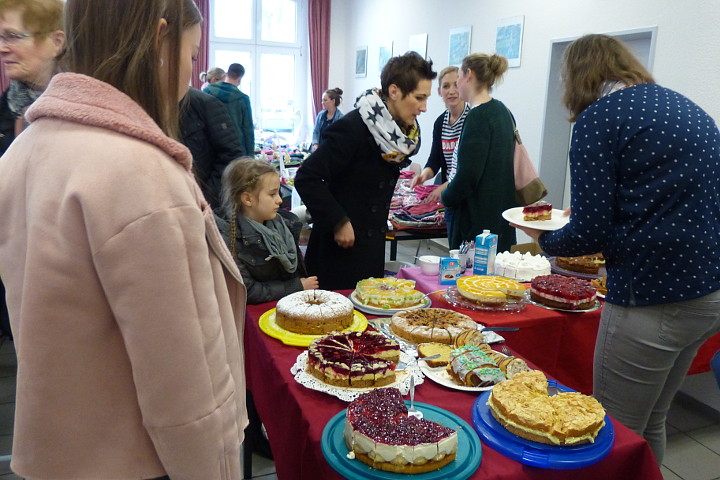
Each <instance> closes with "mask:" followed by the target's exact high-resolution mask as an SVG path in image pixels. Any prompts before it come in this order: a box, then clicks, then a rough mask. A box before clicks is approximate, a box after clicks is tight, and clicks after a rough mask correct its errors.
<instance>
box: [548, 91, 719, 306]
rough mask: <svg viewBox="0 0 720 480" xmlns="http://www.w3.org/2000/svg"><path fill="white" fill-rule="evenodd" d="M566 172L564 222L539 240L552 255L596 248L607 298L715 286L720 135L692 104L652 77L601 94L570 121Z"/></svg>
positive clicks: (631, 301)
mask: <svg viewBox="0 0 720 480" xmlns="http://www.w3.org/2000/svg"><path fill="white" fill-rule="evenodd" d="M570 175H571V199H572V200H571V205H572V216H571V217H570V223H569V224H568V225H566V226H565V227H564V228H562V229H561V230H558V231H555V232H549V233H546V234H544V235H543V236H542V237H541V239H540V245H541V247H542V248H543V250H545V252H547V253H548V254H550V255H562V256H576V255H583V254H590V253H595V252H600V251H602V252H603V254H604V255H605V257H606V260H607V265H606V267H607V271H608V296H607V301H608V302H610V303H615V304H620V305H638V306H642V305H654V304H660V303H667V302H675V301H682V300H690V299H693V298H698V297H702V296H704V295H707V294H709V293H712V292H714V291H716V290H718V289H720V132H718V128H717V126H716V125H715V122H714V121H713V119H712V118H711V117H710V116H709V115H708V114H707V113H705V112H704V111H703V110H702V109H701V108H700V107H698V106H697V105H695V104H694V103H693V102H692V101H690V100H689V99H687V98H685V97H684V96H682V95H680V94H679V93H677V92H674V91H672V90H669V89H667V88H663V87H661V86H659V85H657V84H643V85H638V86H634V87H629V88H625V89H623V90H619V91H617V92H614V93H611V94H609V95H607V96H605V97H603V98H600V99H599V100H597V101H596V102H594V103H593V104H592V105H590V106H589V107H588V108H587V109H585V111H583V112H582V113H581V114H580V116H579V117H578V119H577V123H576V124H575V128H574V130H573V135H572V142H571V147H570Z"/></svg>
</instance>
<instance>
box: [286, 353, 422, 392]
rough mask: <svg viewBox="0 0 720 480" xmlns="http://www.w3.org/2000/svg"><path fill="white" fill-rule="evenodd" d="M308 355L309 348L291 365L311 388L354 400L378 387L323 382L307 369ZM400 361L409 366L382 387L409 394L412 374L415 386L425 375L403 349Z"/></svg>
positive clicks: (292, 369) (291, 371) (304, 384)
mask: <svg viewBox="0 0 720 480" xmlns="http://www.w3.org/2000/svg"><path fill="white" fill-rule="evenodd" d="M307 355H308V352H307V350H305V351H304V352H302V353H301V354H300V355H298V357H297V360H295V365H293V366H292V367H290V373H292V374H293V375H295V381H296V382H298V383H299V384H300V385H302V386H304V387H306V388H309V389H311V390H317V391H318V392H324V393H327V394H328V395H332V396H334V397H337V398H339V399H340V400H342V401H344V402H352V401H353V400H355V399H356V398H357V397H358V396H359V395H360V394H361V393H365V392H369V391H370V390H375V389H376V388H377V387H366V388H350V387H337V386H335V385H328V384H327V383H323V382H321V381H320V380H318V379H317V378H315V377H313V376H312V375H310V374H309V373H307V372H306V371H305V365H306V364H307ZM400 363H406V364H407V367H406V368H405V369H404V370H400V371H396V372H395V377H396V380H395V382H393V383H391V384H389V385H384V386H383V387H382V388H386V387H395V388H397V389H398V390H400V393H401V394H402V395H407V394H408V392H409V391H410V375H412V376H413V377H415V386H417V385H420V384H421V383H423V382H424V381H425V377H424V376H423V374H422V372H421V371H420V367H418V364H417V360H416V359H415V358H414V357H413V356H411V355H408V354H407V353H405V352H402V351H401V352H400Z"/></svg>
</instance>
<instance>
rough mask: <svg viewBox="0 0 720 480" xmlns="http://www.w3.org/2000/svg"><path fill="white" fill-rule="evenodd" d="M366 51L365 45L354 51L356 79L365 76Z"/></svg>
mask: <svg viewBox="0 0 720 480" xmlns="http://www.w3.org/2000/svg"><path fill="white" fill-rule="evenodd" d="M367 51H368V48H367V45H365V46H364V47H358V48H357V49H355V76H356V77H358V78H360V77H366V76H367Z"/></svg>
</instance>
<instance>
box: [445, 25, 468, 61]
mask: <svg viewBox="0 0 720 480" xmlns="http://www.w3.org/2000/svg"><path fill="white" fill-rule="evenodd" d="M471 33H472V27H471V26H468V27H458V28H451V29H450V42H449V43H448V45H449V46H450V48H449V49H448V50H449V54H448V65H455V66H457V67H459V66H460V64H461V63H462V61H463V58H465V57H467V56H468V55H470V40H471Z"/></svg>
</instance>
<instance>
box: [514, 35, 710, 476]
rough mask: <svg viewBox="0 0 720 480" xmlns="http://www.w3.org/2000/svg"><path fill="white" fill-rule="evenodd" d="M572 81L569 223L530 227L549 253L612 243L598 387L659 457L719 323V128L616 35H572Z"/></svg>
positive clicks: (568, 72)
mask: <svg viewBox="0 0 720 480" xmlns="http://www.w3.org/2000/svg"><path fill="white" fill-rule="evenodd" d="M563 80H564V83H565V95H564V102H565V105H566V107H567V108H568V109H569V111H570V113H571V120H574V121H575V122H576V123H575V128H574V131H573V135H572V144H571V147H570V168H571V172H570V175H571V197H572V200H571V206H572V215H571V217H570V223H569V224H568V225H566V226H565V227H564V228H562V229H560V230H558V231H555V232H547V233H543V232H540V231H538V230H532V229H524V228H523V229H522V230H524V231H525V232H526V233H527V234H528V235H530V236H531V237H533V238H535V239H537V240H538V241H539V243H540V246H541V247H542V249H543V250H544V251H545V252H546V253H548V254H550V255H562V256H576V255H584V254H591V253H595V252H599V251H601V252H603V254H604V256H605V258H606V261H607V272H608V279H607V284H608V295H607V298H606V300H607V303H606V304H605V308H604V309H603V312H602V320H601V324H600V330H599V332H598V339H597V344H596V346H595V364H594V395H595V397H597V398H598V400H600V401H601V402H602V404H603V406H604V407H605V409H606V410H607V411H608V412H609V413H610V414H611V415H613V416H614V417H615V418H617V419H618V420H619V421H621V422H622V423H624V424H625V425H626V426H628V427H629V428H631V429H633V430H635V431H636V432H637V433H639V434H641V435H643V436H644V437H645V438H646V439H647V440H648V442H649V443H650V446H651V447H652V448H653V451H654V452H655V456H656V458H657V461H658V463H660V462H662V457H663V454H664V450H665V418H666V416H667V411H668V409H669V407H670V402H671V401H672V399H673V397H674V395H675V393H676V392H677V390H678V389H679V387H680V384H681V383H682V380H683V378H684V376H685V374H686V373H687V370H688V368H689V367H690V364H691V363H692V360H693V358H694V357H695V354H696V353H697V350H698V348H699V347H700V345H702V343H703V342H704V341H705V340H707V339H708V338H709V337H710V336H712V335H713V334H715V333H717V332H718V331H720V186H719V185H718V178H719V177H720V132H718V128H717V126H716V124H715V122H714V121H713V119H712V118H711V117H710V116H709V115H708V114H707V113H705V112H704V111H703V110H702V109H701V108H700V107H698V106H697V105H695V104H694V103H693V102H692V101H690V100H689V99H687V98H685V97H684V96H682V95H680V94H679V93H677V92H674V91H672V90H669V89H667V88H663V87H661V86H660V85H657V84H656V83H654V80H653V78H652V76H651V75H650V74H649V73H648V72H647V71H646V70H645V68H644V67H643V66H642V65H641V64H640V63H639V62H638V61H637V59H636V58H635V57H634V56H633V55H632V53H630V51H629V50H628V49H627V47H625V46H624V45H623V44H622V43H621V42H619V41H618V40H616V39H614V38H612V37H609V36H605V35H587V36H585V37H582V38H580V39H578V40H576V41H575V42H573V43H572V44H571V45H570V46H569V47H568V49H567V50H566V52H565V58H564V70H563Z"/></svg>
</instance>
